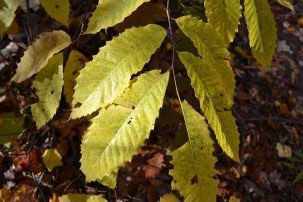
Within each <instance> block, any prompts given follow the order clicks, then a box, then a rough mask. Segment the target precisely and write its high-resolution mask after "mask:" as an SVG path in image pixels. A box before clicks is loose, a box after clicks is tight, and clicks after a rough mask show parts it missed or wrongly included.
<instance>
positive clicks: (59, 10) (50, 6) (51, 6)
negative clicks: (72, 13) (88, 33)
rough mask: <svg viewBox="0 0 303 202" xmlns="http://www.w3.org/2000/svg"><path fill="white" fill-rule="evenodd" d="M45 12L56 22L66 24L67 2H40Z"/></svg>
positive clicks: (43, 0) (45, 0)
mask: <svg viewBox="0 0 303 202" xmlns="http://www.w3.org/2000/svg"><path fill="white" fill-rule="evenodd" d="M40 3H41V5H42V6H43V8H44V9H45V10H46V12H47V13H48V14H49V15H50V16H51V17H52V18H54V19H55V20H57V21H58V22H61V23H62V24H64V25H67V24H68V17H69V0H51V1H50V0H40Z"/></svg>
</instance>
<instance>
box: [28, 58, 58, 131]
mask: <svg viewBox="0 0 303 202" xmlns="http://www.w3.org/2000/svg"><path fill="white" fill-rule="evenodd" d="M62 63H63V55H62V54H57V55H55V56H54V57H52V58H51V59H50V60H49V62H48V64H47V65H46V67H45V68H44V69H43V70H41V71H40V72H39V73H38V74H37V76H36V79H35V80H34V81H33V88H35V89H36V94H37V96H38V98H39V102H37V103H34V104H32V105H31V111H32V115H33V119H34V120H35V122H36V125H37V128H40V127H42V126H43V125H44V124H45V123H47V122H48V121H49V120H51V119H52V118H53V116H54V115H55V114H56V111H57V108H58V107H59V104H60V98H61V92H62V86H63V65H62Z"/></svg>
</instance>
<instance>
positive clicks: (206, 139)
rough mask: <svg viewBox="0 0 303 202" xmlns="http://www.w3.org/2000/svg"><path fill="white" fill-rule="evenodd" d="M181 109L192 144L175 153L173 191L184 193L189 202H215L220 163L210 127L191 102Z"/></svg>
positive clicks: (185, 199)
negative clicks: (215, 167) (215, 155)
mask: <svg viewBox="0 0 303 202" xmlns="http://www.w3.org/2000/svg"><path fill="white" fill-rule="evenodd" d="M181 106H182V111H183V116H184V121H185V124H186V128H187V133H188V139H189V141H188V142H187V143H185V144H184V145H183V146H181V147H180V148H179V149H177V150H175V151H173V152H172V157H173V159H172V164H173V165H174V168H173V169H172V170H170V172H169V174H170V175H171V176H172V177H173V182H172V187H173V189H177V190H179V191H180V193H181V195H182V196H184V201H185V202H195V201H215V200H216V193H217V181H216V180H215V179H214V178H213V177H214V176H215V175H216V173H217V172H216V170H215V169H214V166H215V162H216V159H215V157H214V156H213V155H212V153H213V151H214V147H213V140H212V139H211V137H210V132H209V130H208V125H207V123H206V122H205V119H204V118H203V116H201V115H200V114H199V113H198V112H196V111H195V110H194V109H193V108H192V107H191V106H190V105H189V104H188V103H187V102H182V105H181Z"/></svg>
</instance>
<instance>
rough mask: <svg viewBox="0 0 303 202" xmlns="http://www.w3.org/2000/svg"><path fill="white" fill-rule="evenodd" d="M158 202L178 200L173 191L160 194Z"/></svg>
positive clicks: (176, 201)
mask: <svg viewBox="0 0 303 202" xmlns="http://www.w3.org/2000/svg"><path fill="white" fill-rule="evenodd" d="M160 202H179V200H178V199H177V197H176V196H175V195H174V194H173V193H169V194H165V195H164V196H162V197H161V198H160Z"/></svg>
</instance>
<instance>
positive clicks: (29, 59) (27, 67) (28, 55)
mask: <svg viewBox="0 0 303 202" xmlns="http://www.w3.org/2000/svg"><path fill="white" fill-rule="evenodd" d="M70 43H71V39H70V37H69V35H68V34H67V33H65V32H63V31H53V32H45V33H42V34H40V36H39V38H38V39H37V40H36V41H35V42H34V43H33V44H32V45H31V46H29V47H28V49H27V50H26V51H25V52H24V56H23V57H22V58H21V61H20V63H19V64H18V68H17V71H16V74H15V75H14V77H13V78H12V80H13V81H15V82H22V81H24V80H25V79H27V78H29V77H31V76H32V75H34V74H36V73H37V72H39V71H40V70H41V69H42V68H43V67H45V66H46V64H47V62H48V60H49V59H50V58H51V57H52V56H53V55H54V54H55V53H58V52H59V51H61V50H62V49H64V48H66V47H67V46H68V45H69V44H70Z"/></svg>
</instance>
